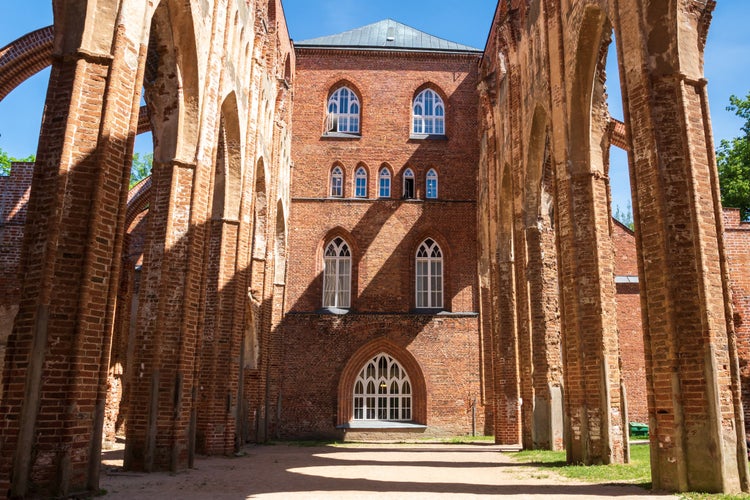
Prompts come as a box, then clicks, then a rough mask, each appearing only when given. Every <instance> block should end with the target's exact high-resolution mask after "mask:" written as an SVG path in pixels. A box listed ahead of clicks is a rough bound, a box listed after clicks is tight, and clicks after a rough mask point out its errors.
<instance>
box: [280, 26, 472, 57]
mask: <svg viewBox="0 0 750 500" xmlns="http://www.w3.org/2000/svg"><path fill="white" fill-rule="evenodd" d="M294 45H295V46H296V47H302V48H325V49H358V50H403V51H417V52H478V53H481V52H482V51H481V50H479V49H477V48H474V47H469V46H468V45H462V44H460V43H456V42H451V41H448V40H443V39H442V38H438V37H436V36H432V35H430V34H428V33H425V32H424V31H419V30H418V29H414V28H412V27H411V26H407V25H405V24H402V23H399V22H398V21H394V20H393V19H384V20H382V21H378V22H377V23H373V24H368V25H367V26H363V27H361V28H356V29H353V30H349V31H345V32H343V33H339V34H337V35H330V36H322V37H318V38H311V39H310V40H302V41H300V42H294Z"/></svg>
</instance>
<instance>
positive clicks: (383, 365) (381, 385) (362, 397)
mask: <svg viewBox="0 0 750 500" xmlns="http://www.w3.org/2000/svg"><path fill="white" fill-rule="evenodd" d="M411 398H412V387H411V381H410V380H409V375H407V373H406V370H404V368H403V367H402V366H401V365H400V364H399V363H398V361H396V360H395V359H393V357H391V356H389V355H387V354H385V353H381V354H378V355H377V356H375V357H374V358H372V359H371V360H370V361H368V362H367V364H366V365H365V366H364V367H363V368H362V370H361V371H360V372H359V376H358V377H357V380H356V382H355V383H354V420H392V421H409V420H411V419H412V416H411V408H412V404H411Z"/></svg>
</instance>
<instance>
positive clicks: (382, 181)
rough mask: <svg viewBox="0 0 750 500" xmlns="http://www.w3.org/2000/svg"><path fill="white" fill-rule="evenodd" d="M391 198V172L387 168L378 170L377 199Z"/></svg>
mask: <svg viewBox="0 0 750 500" xmlns="http://www.w3.org/2000/svg"><path fill="white" fill-rule="evenodd" d="M390 197H391V171H390V170H389V169H388V168H387V167H383V168H381V169H380V174H378V198H390Z"/></svg>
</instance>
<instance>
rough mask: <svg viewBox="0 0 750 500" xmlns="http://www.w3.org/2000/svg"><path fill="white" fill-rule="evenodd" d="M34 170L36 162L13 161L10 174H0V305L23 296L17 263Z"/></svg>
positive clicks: (13, 301) (5, 304) (12, 302)
mask: <svg viewBox="0 0 750 500" xmlns="http://www.w3.org/2000/svg"><path fill="white" fill-rule="evenodd" d="M33 174H34V164H33V163H13V165H12V167H11V172H10V175H9V176H0V306H7V305H10V304H16V303H18V300H19V298H20V297H19V293H20V291H19V289H18V286H19V276H18V272H19V268H18V266H19V263H20V260H21V245H22V244H23V226H24V224H25V223H26V208H27V205H28V201H29V194H30V189H31V177H32V176H33Z"/></svg>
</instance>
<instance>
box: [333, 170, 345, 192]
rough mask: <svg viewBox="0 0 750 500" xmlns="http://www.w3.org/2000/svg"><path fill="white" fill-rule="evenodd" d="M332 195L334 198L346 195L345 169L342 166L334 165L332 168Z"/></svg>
mask: <svg viewBox="0 0 750 500" xmlns="http://www.w3.org/2000/svg"><path fill="white" fill-rule="evenodd" d="M331 196H333V197H334V198H341V197H342V196H344V171H343V170H341V167H333V169H332V170H331Z"/></svg>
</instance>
